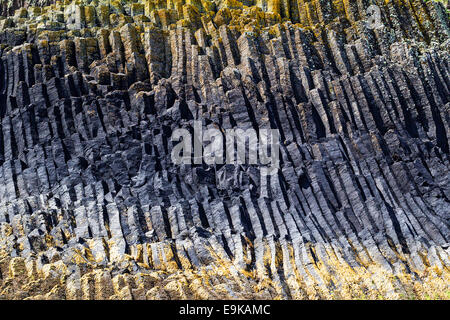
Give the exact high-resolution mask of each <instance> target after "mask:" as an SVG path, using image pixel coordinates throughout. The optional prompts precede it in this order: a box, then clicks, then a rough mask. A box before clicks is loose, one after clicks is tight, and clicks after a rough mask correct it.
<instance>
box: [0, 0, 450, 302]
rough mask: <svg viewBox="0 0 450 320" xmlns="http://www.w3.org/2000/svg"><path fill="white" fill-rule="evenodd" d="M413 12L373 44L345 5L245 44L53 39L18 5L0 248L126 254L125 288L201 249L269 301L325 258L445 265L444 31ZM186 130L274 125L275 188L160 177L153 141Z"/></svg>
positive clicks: (110, 34) (56, 32) (131, 26)
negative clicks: (250, 277)
mask: <svg viewBox="0 0 450 320" xmlns="http://www.w3.org/2000/svg"><path fill="white" fill-rule="evenodd" d="M300 2H302V3H303V1H300ZM316 2H317V3H320V4H322V3H324V2H326V1H312V2H307V4H308V5H309V4H311V3H314V4H315V3H316ZM362 2H364V1H362ZM343 3H347V2H346V1H344V2H343ZM358 3H359V2H358ZM364 3H365V2H364ZM303 5H304V6H307V5H305V4H303ZM317 5H318V4H317ZM414 5H415V6H417V7H408V8H404V7H401V6H399V5H398V4H397V3H396V2H395V1H392V2H389V4H388V5H384V6H382V7H381V8H382V12H383V23H384V24H385V26H384V27H383V28H381V29H376V30H372V29H369V28H367V26H366V25H365V24H364V21H363V19H362V18H361V17H360V16H361V15H362V13H363V11H362V9H364V7H361V8H362V9H361V8H359V9H358V8H353V7H352V10H354V12H353V11H352V12H353V14H352V15H351V14H350V13H352V12H351V11H347V12H346V13H345V14H343V15H342V16H341V17H340V19H344V20H338V18H339V15H338V14H333V16H335V20H333V17H331V18H329V19H328V18H327V16H326V15H324V16H323V17H322V15H319V18H318V19H320V21H322V22H324V23H322V24H319V25H316V26H315V27H314V28H312V27H311V26H312V24H310V27H308V28H307V27H306V26H305V22H304V21H303V22H302V21H301V19H300V18H301V17H299V18H298V19H299V21H300V22H301V23H302V24H303V27H299V26H298V25H294V24H292V23H290V22H285V23H282V24H276V25H275V24H274V25H273V26H272V27H271V28H270V32H269V29H267V30H265V29H261V30H259V31H258V32H259V33H258V34H257V33H251V32H244V31H242V29H239V28H236V27H234V26H232V25H230V26H228V25H225V24H223V25H220V26H219V25H218V24H217V22H216V23H214V22H213V21H212V20H211V19H210V18H209V20H208V18H206V15H204V16H203V18H201V19H200V18H195V19H194V18H192V17H190V18H189V19H186V20H187V21H188V23H189V25H188V26H181V24H180V23H179V24H178V26H175V24H172V25H171V26H168V23H166V22H165V21H166V20H164V21H163V20H162V19H160V18H159V17H158V18H155V15H154V14H153V15H152V16H151V19H150V21H151V22H147V24H145V23H143V22H141V20H139V19H143V18H142V16H141V18H139V19H138V18H137V16H133V19H134V20H133V19H131V20H126V19H125V18H123V19H125V22H123V23H122V22H120V23H119V22H117V23H116V22H114V20H112V19H113V18H111V20H108V23H111V27H106V24H105V23H104V22H103V20H102V16H101V11H98V10H97V12H95V11H94V17H95V18H94V19H93V20H92V19H91V20H89V15H87V14H81V15H80V12H81V11H80V10H81V9H80V7H76V8H77V9H76V12H77V13H76V16H75V17H76V18H75V21H76V23H78V24H80V25H79V26H78V27H76V26H75V27H71V26H69V25H67V26H66V27H68V29H64V28H63V26H62V25H60V24H58V23H56V24H54V25H47V26H46V27H40V28H41V29H39V27H38V28H36V26H35V25H33V23H34V22H36V21H37V20H36V19H37V18H33V15H32V14H31V10H28V13H26V14H25V13H24V14H23V17H22V18H19V17H18V16H17V15H16V16H15V17H10V18H5V19H3V20H0V57H1V60H0V116H1V119H0V121H1V123H0V224H1V225H2V228H1V231H0V248H1V249H2V250H4V251H5V252H7V255H8V256H9V257H23V258H27V259H31V258H33V259H35V258H36V259H39V261H40V262H39V263H38V265H39V264H42V265H45V264H48V263H50V262H55V261H59V260H61V261H63V262H64V263H65V264H66V265H68V266H71V268H73V267H74V266H77V268H78V265H79V264H83V263H81V262H79V261H78V262H74V260H73V256H74V254H75V253H74V252H85V255H84V258H85V259H86V263H90V264H96V265H100V266H102V265H103V266H111V264H114V265H115V266H116V264H119V263H120V262H121V261H123V259H124V257H125V256H127V255H129V256H132V257H134V258H135V260H136V262H137V263H136V262H134V265H133V266H130V265H128V266H127V268H128V270H131V273H133V274H137V273H139V272H142V270H144V269H145V268H146V267H145V266H147V267H148V268H150V269H160V268H163V267H162V266H163V265H166V264H167V263H168V260H170V259H169V258H167V256H165V253H163V254H162V255H161V252H160V251H158V250H161V251H164V250H163V249H158V248H163V247H164V246H169V247H170V248H171V250H172V251H171V252H172V254H173V257H172V258H173V259H174V261H175V262H176V265H177V266H178V268H179V269H185V266H186V265H189V268H193V269H200V268H202V267H205V266H208V265H211V266H214V261H217V257H216V256H215V255H214V254H213V253H212V252H211V251H213V252H216V253H217V254H219V255H222V256H223V259H225V260H227V261H230V263H231V264H232V265H233V266H234V267H235V268H236V269H237V270H246V271H247V272H255V273H256V274H257V276H256V278H262V275H263V274H268V278H270V279H271V280H272V281H273V282H274V283H275V287H277V288H279V289H277V290H278V291H277V292H278V293H279V294H280V296H282V297H285V298H295V297H297V296H296V293H295V292H296V290H297V291H298V290H300V289H298V288H297V287H295V285H293V284H292V281H291V280H290V279H291V278H292V277H293V278H294V279H299V278H301V279H303V280H304V281H305V282H306V283H308V281H309V282H313V283H318V284H320V285H322V284H324V283H325V282H326V280H325V278H324V276H323V274H321V273H318V271H317V270H316V269H317V268H318V266H319V265H322V266H323V267H324V268H325V269H327V268H329V270H331V269H332V265H331V264H330V265H328V264H327V261H328V260H329V259H331V256H332V255H333V254H334V255H335V257H336V258H337V260H339V261H340V262H342V263H347V264H348V265H349V266H351V267H352V268H355V270H356V269H357V268H363V269H364V268H366V269H367V270H371V269H370V265H372V264H376V265H378V266H381V267H382V268H383V270H386V272H388V273H392V274H394V275H397V274H403V273H406V274H409V275H412V276H413V277H415V276H417V275H418V274H420V273H421V272H424V271H425V270H427V268H430V267H437V268H441V269H442V268H444V269H445V267H448V266H449V260H448V248H449V234H450V233H449V217H450V215H449V212H450V203H449V198H450V189H449V185H450V172H449V167H450V166H449V141H450V125H449V124H450V112H449V108H450V94H449V91H450V77H449V69H450V60H449V52H448V44H449V30H450V29H449V20H448V15H447V14H446V12H445V9H444V7H443V6H442V5H438V4H436V3H431V4H426V5H425V4H422V2H421V1H414ZM55 8H56V9H55V10H56V11H58V10H61V12H62V11H63V10H62V9H64V8H60V7H55ZM81 8H83V10H84V9H86V8H87V7H81ZM413 8H415V9H416V10H418V12H420V14H419V16H420V17H422V18H421V19H422V20H421V19H415V18H414V15H409V14H408V12H409V11H411V10H413ZM325 9H326V7H324V8H322V9H321V10H319V12H321V13H326V12H327V11H326V10H325ZM111 10H112V9H111ZM124 10H125V9H124ZM127 10H128V7H126V10H125V11H124V13H126V12H127ZM133 10H134V9H133ZM355 10H356V11H355ZM399 10H400V11H399ZM401 10H404V11H401ZM408 10H409V11H408ZM166 11H167V12H169V11H168V10H166ZM85 12H88V13H89V10H88V9H86V11H85ZM386 14H390V16H389V19H387V18H386V17H385V15H386ZM36 16H38V15H36ZM122 16H124V17H125V16H127V17H128V18H131V16H130V15H127V14H122ZM194 17H197V16H194ZM198 17H202V15H201V14H198ZM352 17H354V18H352ZM242 19H244V18H242ZM305 19H306V18H305ZM216 20H217V19H216ZM292 20H293V21H294V18H292ZM299 21H294V22H299ZM305 21H306V20H305ZM339 21H340V23H338V22H339ZM419 23H421V25H419ZM194 121H201V122H202V124H203V126H204V127H205V128H206V127H208V126H213V127H216V128H219V129H220V130H222V131H225V130H226V129H232V128H237V127H239V128H244V129H247V128H254V129H262V128H272V129H278V130H279V132H280V136H281V145H280V158H281V163H280V169H279V171H278V173H277V174H276V175H273V176H268V177H265V178H261V176H260V174H259V167H258V166H256V165H245V164H244V165H238V166H235V165H206V164H205V163H203V164H197V165H175V164H174V163H173V160H172V158H171V151H172V148H173V147H174V145H175V143H174V142H172V141H171V139H170V138H171V135H172V132H173V131H174V130H176V129H178V128H186V129H188V130H190V131H193V129H194V128H193V125H194ZM136 248H139V249H136ZM87 249H88V251H86V250H87ZM83 250H84V251H83ZM86 252H88V253H86ZM158 252H160V253H159V254H158ZM267 255H268V256H267ZM117 268H119V269H118V270H119V271H117V272H119V273H120V267H117ZM133 268H134V269H133ZM327 270H328V269H327ZM3 272H5V271H3ZM77 272H78V273H77ZM77 272H75V273H73V274H72V276H71V278H70V279H72V278H73V279H75V280H73V281H78V280H79V278H80V277H81V274H82V273H83V272H82V271H80V270H78V271H77ZM76 274H79V276H76ZM113 276H114V275H113ZM337 278H339V275H338V276H337ZM419 278H420V277H418V279H419ZM76 279H78V280H76ZM105 281H106V280H105ZM108 281H110V280H108ZM255 281H256V280H255ZM324 285H325V286H328V284H327V283H325V284H324ZM337 286H338V287H339V284H337ZM376 286H377V284H375V287H376ZM328 288H329V287H328ZM231 291H233V290H231Z"/></svg>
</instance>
